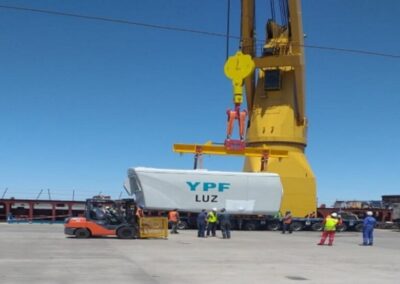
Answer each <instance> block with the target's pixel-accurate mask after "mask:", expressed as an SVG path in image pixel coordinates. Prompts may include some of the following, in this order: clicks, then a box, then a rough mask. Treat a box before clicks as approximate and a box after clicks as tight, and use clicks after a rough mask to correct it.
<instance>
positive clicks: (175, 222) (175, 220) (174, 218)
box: [168, 209, 179, 234]
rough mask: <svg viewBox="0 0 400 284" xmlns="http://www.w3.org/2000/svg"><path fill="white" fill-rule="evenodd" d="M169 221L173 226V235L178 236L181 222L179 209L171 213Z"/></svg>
mask: <svg viewBox="0 0 400 284" xmlns="http://www.w3.org/2000/svg"><path fill="white" fill-rule="evenodd" d="M168 221H169V223H170V224H171V234H178V222H179V213H178V209H174V210H172V211H169V213H168Z"/></svg>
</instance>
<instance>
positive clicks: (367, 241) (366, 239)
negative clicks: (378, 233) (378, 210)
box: [363, 211, 376, 246]
mask: <svg viewBox="0 0 400 284" xmlns="http://www.w3.org/2000/svg"><path fill="white" fill-rule="evenodd" d="M372 215H373V213H372V212H371V211H368V212H367V217H365V218H364V222H363V245H364V246H372V245H373V244H374V227H375V224H376V219H375V218H374V217H372Z"/></svg>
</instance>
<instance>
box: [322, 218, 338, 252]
mask: <svg viewBox="0 0 400 284" xmlns="http://www.w3.org/2000/svg"><path fill="white" fill-rule="evenodd" d="M340 224H341V221H340V219H339V218H338V214H337V213H336V212H333V213H332V214H331V215H328V216H327V217H326V218H325V220H324V231H323V232H322V236H321V240H320V242H319V243H318V245H324V244H325V240H326V238H329V241H328V245H330V246H331V245H333V241H334V239H335V233H336V227H337V226H338V225H340Z"/></svg>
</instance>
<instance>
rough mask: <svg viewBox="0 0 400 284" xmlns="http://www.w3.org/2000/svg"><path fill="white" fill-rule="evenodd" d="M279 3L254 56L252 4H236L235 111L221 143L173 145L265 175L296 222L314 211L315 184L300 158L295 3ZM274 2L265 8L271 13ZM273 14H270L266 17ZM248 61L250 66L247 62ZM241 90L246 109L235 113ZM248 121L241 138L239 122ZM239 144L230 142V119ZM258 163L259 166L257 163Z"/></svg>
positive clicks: (230, 71) (228, 69)
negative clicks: (239, 159)
mask: <svg viewBox="0 0 400 284" xmlns="http://www.w3.org/2000/svg"><path fill="white" fill-rule="evenodd" d="M279 1H280V3H279V4H280V8H281V9H280V11H281V17H280V19H281V22H280V23H278V22H277V20H276V19H275V17H274V16H272V19H269V20H268V22H267V23H266V31H265V32H266V41H265V43H264V45H263V52H262V54H261V56H257V55H256V44H255V43H256V38H255V35H256V33H255V24H254V19H255V1H254V0H242V2H241V6H242V7H241V10H242V14H241V51H239V52H238V53H237V54H236V55H235V56H233V57H231V58H229V59H228V61H227V63H226V65H225V74H226V75H227V77H228V78H230V79H231V80H232V83H233V95H234V104H235V109H234V110H232V111H228V127H227V128H228V130H227V139H226V140H225V144H224V145H223V146H218V145H209V144H206V145H186V144H176V145H174V151H175V152H179V153H194V154H195V155H196V156H195V157H196V158H197V157H199V155H200V156H201V155H202V154H218V155H243V156H245V163H244V169H243V170H244V171H247V172H260V171H268V172H274V173H278V174H279V175H280V177H281V180H282V184H283V188H284V194H283V200H282V205H281V212H284V211H287V210H290V211H292V214H293V215H294V216H297V217H304V216H305V215H308V214H310V213H312V212H316V207H317V197H316V182H315V176H314V173H313V172H312V170H311V167H310V165H309V163H308V161H307V158H306V156H305V147H306V145H307V137H306V136H307V119H306V117H305V86H304V83H305V79H304V48H303V46H304V41H303V38H304V34H303V26H302V17H301V5H300V0H278V2H279ZM272 3H275V1H274V0H271V8H272V9H274V7H273V4H272ZM272 15H274V11H273V13H272ZM249 58H250V61H249ZM242 85H244V88H245V96H246V102H247V109H246V110H244V111H241V110H240V105H241V103H242ZM246 116H248V125H247V131H246V135H245V139H243V138H244V137H242V135H243V131H242V127H243V123H244V122H243V120H244V119H245V117H246ZM236 119H237V120H238V122H239V133H240V140H235V139H232V138H231V133H232V125H233V122H234V120H236ZM260 158H261V163H260Z"/></svg>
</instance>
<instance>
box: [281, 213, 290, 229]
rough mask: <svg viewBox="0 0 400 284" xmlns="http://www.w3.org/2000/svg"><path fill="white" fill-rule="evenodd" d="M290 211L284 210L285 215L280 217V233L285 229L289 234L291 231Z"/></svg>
mask: <svg viewBox="0 0 400 284" xmlns="http://www.w3.org/2000/svg"><path fill="white" fill-rule="evenodd" d="M291 224H292V212H290V211H286V213H285V216H283V219H282V234H284V233H286V231H289V234H291V233H292V226H291Z"/></svg>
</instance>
